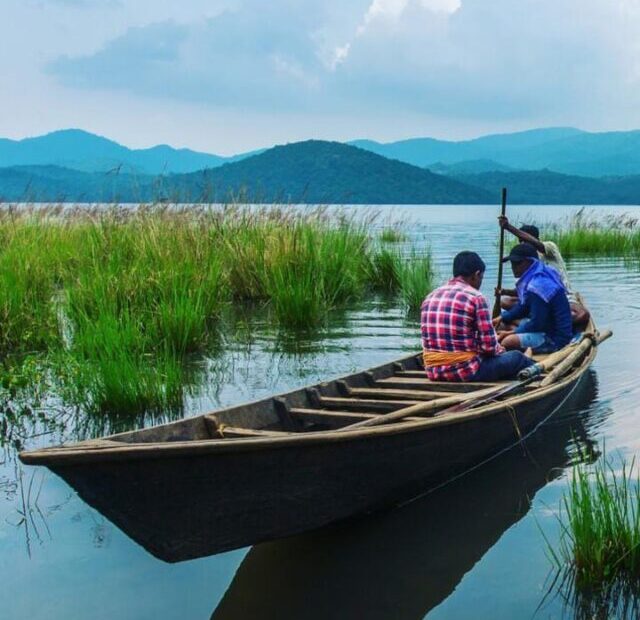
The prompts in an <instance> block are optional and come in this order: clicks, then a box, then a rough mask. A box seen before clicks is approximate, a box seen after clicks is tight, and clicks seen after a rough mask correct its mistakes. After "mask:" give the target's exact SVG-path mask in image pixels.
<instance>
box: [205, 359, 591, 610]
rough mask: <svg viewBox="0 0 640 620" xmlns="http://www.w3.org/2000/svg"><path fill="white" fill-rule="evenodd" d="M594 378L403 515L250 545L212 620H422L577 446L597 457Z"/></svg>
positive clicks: (525, 509) (377, 517) (523, 510)
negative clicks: (511, 443)
mask: <svg viewBox="0 0 640 620" xmlns="http://www.w3.org/2000/svg"><path fill="white" fill-rule="evenodd" d="M596 396H597V387H596V380H595V375H594V374H593V372H592V371H590V372H589V373H588V375H587V376H586V377H585V381H583V382H582V385H581V386H580V387H579V388H578V390H576V392H575V393H574V394H573V395H572V397H571V398H570V400H569V401H568V402H567V404H566V405H565V407H563V409H562V410H561V411H560V412H558V413H557V414H556V415H555V416H554V417H553V418H551V419H550V420H549V421H548V422H547V423H546V424H545V425H543V426H542V427H541V428H540V429H538V431H537V432H536V433H534V434H533V435H532V436H531V437H530V438H528V439H527V440H526V442H524V443H522V444H520V445H517V446H515V447H514V448H511V449H510V450H508V451H507V452H505V453H503V454H502V455H500V456H498V457H497V458H495V459H493V460H492V461H490V462H488V463H486V464H485V465H483V466H481V467H479V468H478V469H476V470H474V471H472V472H470V473H468V474H467V475H465V476H463V477H462V478H459V479H458V480H456V481H454V482H451V483H449V484H448V485H445V486H444V487H441V488H440V489H438V490H436V491H434V492H432V493H430V494H429V495H427V496H424V497H422V498H420V499H418V500H415V501H413V502H411V503H409V504H407V505H405V506H403V507H401V508H399V509H397V510H392V511H389V512H385V513H380V514H375V515H371V516H369V517H368V518H365V519H359V520H356V521H352V522H348V523H343V524H341V525H339V526H334V527H330V528H325V529H322V530H317V531H315V532H312V533H307V534H302V535H299V536H294V537H291V538H287V539H283V540H280V541H275V542H269V543H263V544H260V545H257V546H255V547H253V548H252V549H251V550H250V552H249V553H248V555H247V556H246V558H245V559H244V561H243V562H242V564H241V566H240V568H239V569H238V572H237V573H236V575H235V577H234V579H233V581H232V583H231V585H230V586H229V589H228V590H227V592H226V594H225V596H224V597H223V599H222V600H221V601H220V603H219V605H218V607H217V609H216V610H215V611H214V612H213V615H212V620H236V619H238V620H239V619H245V618H261V619H265V618H266V619H270V618H274V619H276V618H277V619H278V620H283V619H288V618H305V619H309V618H311V619H313V618H323V619H324V618H333V617H341V618H367V619H371V618H390V617H393V618H416V619H418V618H423V617H424V616H425V615H426V614H427V613H428V612H429V611H430V610H431V609H433V608H434V607H435V606H436V605H438V604H439V603H440V602H442V601H443V600H444V599H445V598H446V597H447V596H448V595H449V594H450V593H451V592H452V591H453V590H454V588H455V587H456V585H457V584H458V583H459V582H460V580H461V579H462V577H463V576H464V575H465V573H467V572H468V571H469V570H470V569H471V568H472V567H473V565H474V564H475V563H476V562H477V561H478V560H479V559H480V558H481V557H482V556H483V555H484V554H485V553H486V552H487V551H488V550H489V549H490V548H491V547H492V546H493V545H494V543H495V542H496V541H497V540H498V539H499V538H500V537H501V535H502V534H503V533H504V532H505V531H506V530H507V529H508V528H509V527H511V526H512V525H513V524H514V523H516V522H517V521H519V520H520V519H521V518H522V517H523V516H524V515H525V514H526V513H527V512H528V511H529V508H530V505H531V500H532V498H533V496H534V495H535V493H536V492H537V491H538V490H539V489H541V488H542V487H544V486H545V484H546V483H547V482H549V481H550V480H552V479H554V478H557V477H558V476H560V475H561V473H562V471H563V468H565V467H566V466H567V465H568V463H569V459H570V456H569V450H570V448H571V446H572V444H573V442H574V441H575V442H578V443H580V444H582V448H583V449H585V448H586V449H587V450H589V451H591V452H593V451H594V450H595V444H594V442H593V441H591V440H590V439H589V434H588V426H589V414H590V412H591V405H592V403H593V402H594V400H595V399H596Z"/></svg>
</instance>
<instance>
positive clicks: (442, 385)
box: [374, 373, 499, 392]
mask: <svg viewBox="0 0 640 620" xmlns="http://www.w3.org/2000/svg"><path fill="white" fill-rule="evenodd" d="M420 374H421V375H422V376H421V377H406V376H404V375H403V374H402V373H397V374H396V375H394V376H392V377H386V378H384V379H377V380H376V381H375V383H374V385H375V386H376V387H386V388H396V389H409V390H420V389H422V390H424V389H427V390H430V389H434V390H440V391H442V392H474V391H476V390H482V389H484V388H486V387H493V386H494V385H496V386H497V385H499V383H486V382H477V383H476V382H473V383H455V382H453V381H431V380H429V379H427V378H426V377H425V376H424V374H423V373H420Z"/></svg>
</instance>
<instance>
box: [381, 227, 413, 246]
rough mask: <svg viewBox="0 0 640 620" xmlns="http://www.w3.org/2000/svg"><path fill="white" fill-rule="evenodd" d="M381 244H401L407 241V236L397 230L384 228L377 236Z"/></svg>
mask: <svg viewBox="0 0 640 620" xmlns="http://www.w3.org/2000/svg"><path fill="white" fill-rule="evenodd" d="M379 239H380V241H381V242H382V243H401V242H403V241H407V240H408V239H409V237H408V236H407V234H406V233H405V232H404V231H402V230H400V229H398V228H385V229H384V230H383V231H382V232H381V233H380V236H379Z"/></svg>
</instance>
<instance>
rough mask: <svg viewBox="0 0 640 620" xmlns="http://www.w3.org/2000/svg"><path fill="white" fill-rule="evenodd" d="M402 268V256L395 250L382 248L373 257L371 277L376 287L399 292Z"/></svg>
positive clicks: (390, 291)
mask: <svg viewBox="0 0 640 620" xmlns="http://www.w3.org/2000/svg"><path fill="white" fill-rule="evenodd" d="M402 270H403V259H402V256H401V255H400V254H399V253H398V252H396V251H394V250H389V249H387V248H382V249H381V250H380V251H379V252H377V253H376V255H375V256H374V257H373V261H372V265H371V276H370V278H371V282H372V285H373V287H374V289H376V290H378V291H381V292H384V293H395V292H397V291H398V289H399V288H400V273H401V272H402Z"/></svg>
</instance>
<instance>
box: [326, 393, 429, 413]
mask: <svg viewBox="0 0 640 620" xmlns="http://www.w3.org/2000/svg"><path fill="white" fill-rule="evenodd" d="M422 402H424V401H423V400H416V399H411V400H398V399H392V400H379V399H372V398H348V397H346V396H319V397H318V402H317V405H318V406H320V407H322V408H327V409H340V410H342V411H344V410H346V411H351V410H355V411H364V412H370V413H375V412H378V413H380V412H384V413H388V412H390V411H396V410H397V409H402V408H404V407H409V406H411V405H417V404H418V403H422Z"/></svg>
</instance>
